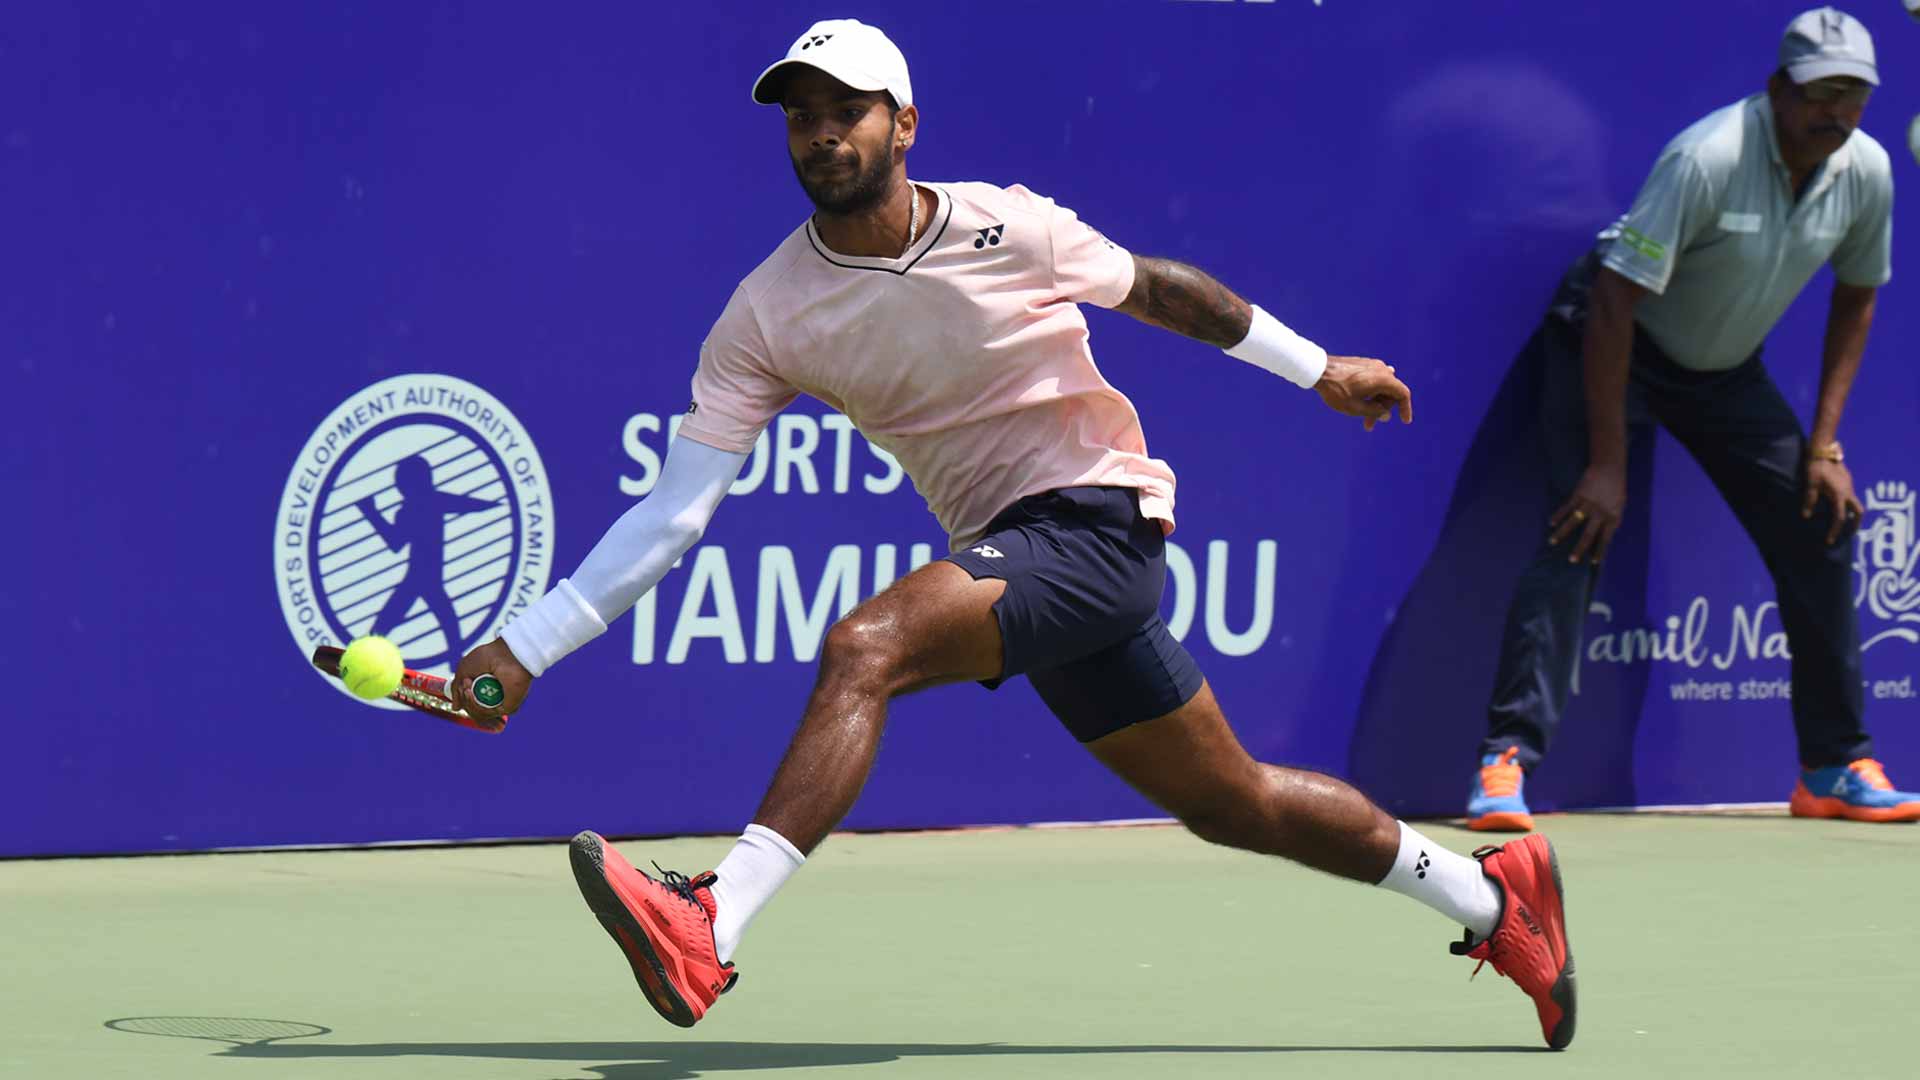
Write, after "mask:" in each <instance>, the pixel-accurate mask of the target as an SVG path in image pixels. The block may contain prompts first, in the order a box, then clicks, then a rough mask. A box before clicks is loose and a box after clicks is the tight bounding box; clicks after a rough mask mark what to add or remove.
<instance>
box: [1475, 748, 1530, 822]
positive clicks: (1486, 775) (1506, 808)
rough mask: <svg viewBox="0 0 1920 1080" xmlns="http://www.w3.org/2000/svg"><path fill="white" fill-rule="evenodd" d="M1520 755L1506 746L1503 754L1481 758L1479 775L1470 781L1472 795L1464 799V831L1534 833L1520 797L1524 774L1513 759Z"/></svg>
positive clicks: (1523, 799)
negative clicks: (1465, 824)
mask: <svg viewBox="0 0 1920 1080" xmlns="http://www.w3.org/2000/svg"><path fill="white" fill-rule="evenodd" d="M1519 756H1520V748H1519V747H1517V746H1509V747H1507V749H1506V751H1505V752H1504V753H1499V754H1488V755H1487V756H1486V757H1484V758H1481V759H1480V775H1478V776H1476V777H1474V778H1473V793H1472V794H1471V795H1469V796H1467V828H1469V829H1478V830H1479V831H1481V832H1532V831H1533V813H1532V811H1530V810H1528V809H1527V800H1526V799H1525V798H1523V797H1522V796H1521V794H1520V791H1521V789H1522V788H1523V787H1525V786H1526V783H1527V774H1526V770H1524V769H1522V768H1521V767H1520V765H1519V763H1518V762H1517V761H1515V760H1514V759H1515V758H1517V757H1519Z"/></svg>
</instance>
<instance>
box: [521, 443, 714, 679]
mask: <svg viewBox="0 0 1920 1080" xmlns="http://www.w3.org/2000/svg"><path fill="white" fill-rule="evenodd" d="M746 461H747V455H745V454H735V453H730V452H728V451H725V450H716V449H714V448H713V447H711V446H708V445H706V444H705V443H699V442H695V441H693V440H692V439H675V440H673V445H672V446H670V447H668V448H667V460H666V463H665V464H664V465H662V466H661V467H660V479H659V481H658V482H657V483H655V484H654V487H653V491H652V492H651V493H650V494H649V495H648V496H647V497H646V498H645V499H643V500H641V502H640V503H639V504H638V505H636V506H635V507H634V508H633V509H631V510H628V511H627V512H626V513H625V514H622V515H621V516H620V520H619V521H616V522H614V523H613V527H612V528H610V529H608V530H607V532H606V535H605V536H602V537H601V538H600V542H599V543H597V544H595V545H594V546H593V550H592V551H589V552H587V557H586V558H585V559H584V560H582V561H581V563H580V568H579V569H578V570H575V571H574V572H573V576H572V577H571V578H562V579H560V581H559V583H558V584H556V585H555V586H554V587H553V590H552V591H551V592H549V593H547V595H545V596H543V597H541V598H540V600H539V602H537V603H535V604H534V605H533V606H532V607H530V608H528V609H527V610H526V611H525V612H523V613H522V614H521V616H520V617H519V618H517V619H515V620H513V622H511V623H508V624H507V627H506V629H504V630H502V631H501V632H500V637H501V640H503V641H505V642H506V643H507V648H509V649H512V650H513V656H514V659H516V660H518V661H520V664H521V666H522V667H524V668H526V669H527V670H528V671H529V672H531V673H533V674H534V675H539V674H541V673H542V672H544V671H546V670H547V669H548V668H550V667H552V666H553V665H554V664H555V663H556V662H558V661H559V659H560V658H561V657H563V656H565V655H567V654H568V653H570V652H572V651H573V650H575V649H577V648H579V647H580V646H582V645H585V644H586V643H587V642H589V641H592V640H593V639H594V638H597V637H599V636H600V635H601V634H603V633H605V632H606V630H607V624H608V623H610V622H612V621H613V620H615V619H617V618H619V617H620V613H621V612H623V611H626V610H627V609H628V608H630V607H632V606H633V605H634V603H635V602H636V601H638V600H639V599H640V598H641V597H642V596H645V595H646V593H647V590H648V589H651V588H653V587H654V585H655V584H656V583H658V582H659V580H660V579H661V578H663V577H665V576H666V573H667V571H668V570H669V569H670V568H672V566H673V564H674V560H676V559H678V558H680V556H682V555H685V554H686V553H687V549H688V548H691V547H692V546H693V545H694V544H696V543H698V542H699V540H700V534H701V533H703V532H705V531H706V528H707V522H708V521H710V520H712V519H713V512H714V510H715V509H717V508H718V507H719V506H720V500H721V498H723V497H724V496H725V495H726V493H727V488H728V487H729V486H731V485H732V484H733V481H734V478H735V477H737V476H739V475H740V467H741V466H742V465H744V464H746Z"/></svg>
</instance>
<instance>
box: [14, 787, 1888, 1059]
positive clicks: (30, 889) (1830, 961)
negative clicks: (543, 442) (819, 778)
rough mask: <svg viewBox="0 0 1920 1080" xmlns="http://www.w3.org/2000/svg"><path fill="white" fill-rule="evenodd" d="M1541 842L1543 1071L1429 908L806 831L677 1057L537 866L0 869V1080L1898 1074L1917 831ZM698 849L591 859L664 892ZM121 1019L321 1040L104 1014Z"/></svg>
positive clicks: (1257, 878)
mask: <svg viewBox="0 0 1920 1080" xmlns="http://www.w3.org/2000/svg"><path fill="white" fill-rule="evenodd" d="M1543 821H1544V822H1545V823H1546V824H1547V826H1548V828H1547V831H1548V835H1549V836H1552V837H1554V838H1555V840H1556V842H1557V844H1558V847H1559V850H1560V859H1561V866H1562V869H1563V871H1564V873H1565V876H1566V885H1567V891H1568V897H1569V919H1570V929H1571V931H1572V940H1573V947H1574V954H1575V957H1576V958H1577V960H1578V966H1579V977H1580V991H1581V1013H1580V1021H1579V1023H1580V1027H1579V1036H1578V1038H1577V1039H1576V1040H1575V1042H1574V1044H1573V1047H1572V1049H1570V1050H1569V1051H1567V1052H1566V1053H1563V1054H1551V1053H1548V1052H1546V1051H1544V1050H1540V1049H1539V1045H1540V1034H1539V1028H1538V1026H1537V1025H1536V1024H1535V1021H1534V1016H1533V1010H1532V1007H1531V1005H1530V1004H1529V1003H1528V1002H1527V1001H1526V999H1525V998H1524V997H1522V996H1521V994H1520V993H1519V992H1518V991H1517V990H1515V989H1514V988H1513V986H1512V985H1511V984H1510V983H1508V982H1507V981H1506V980H1505V979H1501V978H1498V977H1496V976H1494V974H1493V972H1492V970H1491V969H1488V970H1486V971H1483V972H1481V974H1480V976H1479V978H1477V979H1475V980H1473V981H1471V982H1469V981H1468V978H1467V974H1468V972H1469V971H1470V970H1471V968H1472V966H1473V965H1472V964H1471V962H1468V961H1464V960H1461V959H1458V958H1455V957H1451V956H1449V955H1447V952H1446V944H1447V942H1448V941H1449V940H1450V939H1451V938H1452V937H1453V935H1455V934H1456V933H1457V930H1456V929H1455V928H1453V927H1451V926H1449V925H1448V924H1446V923H1445V922H1443V921H1442V920H1441V919H1440V918H1439V917H1438V916H1435V915H1433V914H1432V913H1430V912H1428V911H1426V910H1424V909H1422V908H1420V907H1419V906H1417V905H1415V904H1414V903H1412V902H1411V901H1409V900H1406V899H1405V898H1403V897H1399V896H1395V895H1392V894H1389V893H1386V892H1383V891H1380V890H1377V889H1372V888H1367V887H1362V886H1357V885H1349V884H1345V883H1342V882H1338V881H1335V880H1333V879H1330V878H1325V877H1320V876H1317V875H1315V874H1311V873H1308V872H1305V871H1302V870H1299V869H1296V868H1293V867H1290V866H1286V865H1284V864H1281V863H1278V862H1274V861H1271V860H1263V859H1260V858H1256V857H1253V856H1247V855H1241V854H1238V853H1234V852H1230V851H1225V850H1221V849H1217V848H1210V847H1208V846H1206V845H1205V844H1202V843H1200V842H1198V841H1196V840H1193V839H1192V838H1190V837H1189V836H1187V835H1186V834H1185V833H1183V832H1181V831H1180V830H1178V829H1174V828H1169V827H1155V828H1132V829H1071V830H1032V829H1029V830H1014V831H983V832H959V833H936V834H920V835H850V836H839V837H835V838H834V839H833V840H831V841H830V842H829V843H828V844H827V845H826V846H825V847H824V848H822V849H821V851H820V852H819V854H818V856H817V857H816V858H815V859H814V860H812V862H811V863H810V864H809V865H808V866H807V867H806V868H805V869H804V870H802V871H801V873H800V874H799V875H798V876H797V877H796V878H795V879H794V881H793V883H792V884H791V885H790V886H789V887H788V889H787V890H786V892H785V893H783V894H782V895H781V896H780V897H779V898H778V899H777V900H776V901H775V903H774V904H773V905H772V906H771V907H770V908H769V909H768V910H767V911H766V912H764V913H763V914H762V915H761V917H760V919H759V921H758V922H757V923H756V924H755V925H754V926H753V928H752V930H751V931H750V932H749V934H748V937H747V940H746V944H745V946H744V948H743V949H742V951H741V955H740V956H739V958H738V959H739V961H740V966H741V970H742V978H741V982H740V985H739V987H738V988H737V989H736V990H735V991H734V992H733V993H732V994H730V995H728V996H727V997H725V998H722V999H721V1001H720V1004H719V1006H718V1007H717V1008H716V1010H715V1012H714V1013H713V1014H712V1015H711V1016H710V1017H709V1018H708V1019H707V1020H706V1021H704V1022H702V1023H701V1025H700V1026H699V1027H697V1028H695V1029H693V1030H692V1031H687V1032H683V1031H681V1030H680V1029H678V1028H674V1027H670V1026H669V1025H667V1024H666V1023H665V1022H663V1021H661V1020H660V1019H659V1018H658V1017H656V1016H655V1015H654V1014H653V1013H652V1011H651V1010H649V1009H648V1008H647V1005H646V1003H645V1002H644V1001H643V1000H642V998H641V995H640V992H639V991H638V990H637V989H636V988H635V986H634V984H633V981H632V977H631V976H630V974H629V972H628V969H627V966H626V964H625V962H624V960H623V959H622V958H621V957H620V956H619V954H618V952H617V950H616V949H615V948H614V947H613V945H612V944H611V943H610V942H609V941H608V940H607V938H606V937H605V935H604V934H603V933H602V932H601V930H600V927H599V925H598V924H597V923H595V922H594V920H593V919H592V918H591V917H590V916H589V915H588V913H587V911H586V908H585V905H584V904H583V903H582V902H581V900H580V898H579V895H578V894H577V893H576V892H575V890H574V886H573V881H572V878H571V877H570V875H569V873H568V869H567V857H566V848H565V846H564V845H562V844H542V845H528V846H514V847H493V848H465V849H410V850H380V851H364V850H363V851H344V852H303V853H291V852H290V853H269V854H236V855H211V856H186V857H156V858H136V859H89V860H69V861H50V862H7V863H0V934H3V935H4V937H3V938H0V1076H5V1077H20V1078H34V1080H39V1078H60V1077H87V1078H98V1077H143V1078H162V1080H165V1078H172V1077H182V1078H184V1077H194V1078H203V1077H205V1078H239V1080H246V1078H254V1077H260V1078H266V1077H272V1078H281V1077H285V1078H293V1080H298V1078H303V1077H313V1078H332V1077H352V1078H357V1080H371V1078H375V1077H410V1078H434V1077H462V1078H479V1077H518V1078H527V1080H574V1078H580V1080H590V1078H593V1077H605V1078H609V1080H669V1078H678V1077H700V1076H719V1077H724V1076H731V1075H735V1074H747V1073H768V1074H773V1075H778V1076H780V1077H783V1078H784V1077H795V1078H798V1077H810V1076H825V1075H840V1074H846V1075H857V1076H866V1077H914V1078H919V1077H993V1078H999V1077H1010V1076H1049V1077H1062V1076H1069V1077H1081V1076H1085V1077H1177V1078H1179V1080H1193V1078H1200V1077H1216V1076H1218V1077H1240V1076H1247V1077H1275V1076H1293V1077H1346V1076H1359V1077H1432V1076H1463V1077H1475V1078H1477V1080H1488V1078H1495V1077H1506V1076H1514V1077H1527V1078H1529V1080H1537V1078H1541V1077H1563V1076H1580V1077H1602V1076H1604V1077H1689V1078H1697V1077H1701V1076H1724V1077H1772V1076H1781V1077H1785V1076H1794V1077H1805V1076H1808V1075H1825V1076H1846V1077H1849V1078H1869V1077H1913V1076H1920V1050H1917V1049H1916V1047H1917V1046H1920V1043H1916V1039H1915V1029H1916V1026H1917V1025H1916V1023H1915V1020H1914V1004H1915V999H1916V994H1915V984H1916V978H1917V977H1916V961H1917V960H1920V930H1916V921H1917V920H1920V902H1916V900H1917V899H1920V829H1916V828H1913V827H1903V826H1866V825H1846V824H1837V823H1809V822H1795V821H1790V820H1787V819H1785V818H1783V817H1717V818H1716V817H1676V816H1651V815H1642V816H1630V817H1627V816H1620V817H1615V816H1575V817H1549V818H1545V819H1543ZM1426 828H1427V831H1428V832H1429V834H1430V835H1432V836H1434V837H1435V838H1437V839H1440V840H1441V841H1443V842H1445V843H1447V844H1450V845H1452V846H1454V847H1456V848H1458V849H1460V850H1466V849H1468V848H1470V847H1472V846H1473V844H1474V843H1475V842H1476V840H1477V839H1478V838H1477V837H1475V836H1474V835H1473V834H1470V833H1467V832H1464V831H1461V830H1458V829H1455V828H1452V827H1449V826H1445V825H1431V826H1427V827H1426ZM727 843H728V842H727V841H726V840H725V839H720V838H700V839H687V840H671V841H644V842H629V843H623V844H622V845H620V846H621V848H622V850H623V851H625V852H626V854H627V855H628V856H629V857H631V858H632V859H633V860H634V862H636V863H638V864H640V865H643V866H644V865H646V862H647V860H649V859H658V860H659V861H660V863H661V865H663V866H668V867H677V868H681V869H685V870H698V869H700V868H702V867H705V866H707V865H709V864H711V863H712V862H714V861H715V860H716V859H717V858H718V857H719V856H720V855H721V853H722V852H723V851H724V850H725V849H726V846H727ZM154 1016H165V1017H251V1018H261V1019H267V1020H277V1021H289V1022H297V1023H302V1024H310V1025H318V1026H321V1027H324V1028H327V1029H330V1030H329V1031H327V1032H326V1033H324V1034H316V1035H312V1036H309V1037H304V1038H295V1039H289V1040H284V1041H279V1042H272V1043H267V1044H262V1045H242V1044H235V1043H229V1042H218V1041H211V1040H206V1039H194V1038H180V1037H163V1036H160V1035H153V1034H134V1033H129V1032H126V1031H121V1030H113V1029H110V1028H108V1027H107V1026H106V1024H107V1023H108V1022H109V1021H116V1020H123V1019H125V1018H130V1017H154ZM129 1026H134V1027H140V1026H151V1025H150V1024H137V1023H136V1024H132V1025H129Z"/></svg>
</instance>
